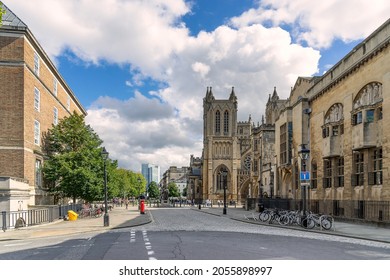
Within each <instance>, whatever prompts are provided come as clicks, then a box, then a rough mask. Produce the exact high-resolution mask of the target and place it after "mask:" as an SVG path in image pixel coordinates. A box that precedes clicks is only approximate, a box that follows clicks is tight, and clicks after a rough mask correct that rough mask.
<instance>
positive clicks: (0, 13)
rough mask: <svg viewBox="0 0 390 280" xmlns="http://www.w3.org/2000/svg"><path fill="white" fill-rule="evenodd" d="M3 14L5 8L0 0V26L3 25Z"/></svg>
mask: <svg viewBox="0 0 390 280" xmlns="http://www.w3.org/2000/svg"><path fill="white" fill-rule="evenodd" d="M4 14H5V9H4V8H3V2H1V1H0V27H1V26H2V25H3V15H4Z"/></svg>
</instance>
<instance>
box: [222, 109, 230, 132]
mask: <svg viewBox="0 0 390 280" xmlns="http://www.w3.org/2000/svg"><path fill="white" fill-rule="evenodd" d="M223 132H224V133H225V134H227V133H229V112H228V111H225V113H223Z"/></svg>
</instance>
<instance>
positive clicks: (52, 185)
mask: <svg viewBox="0 0 390 280" xmlns="http://www.w3.org/2000/svg"><path fill="white" fill-rule="evenodd" d="M101 144H102V141H101V140H100V138H99V136H98V135H97V134H96V133H95V132H94V131H93V129H92V128H91V127H90V126H88V125H86V124H85V121H84V116H83V115H78V114H77V113H76V112H74V113H73V114H72V115H70V116H69V117H65V118H63V119H61V120H60V122H59V123H58V124H57V125H56V126H52V128H51V129H49V130H48V132H47V133H46V134H45V135H44V137H43V150H44V152H45V153H46V155H47V159H45V162H44V166H43V174H44V179H45V182H46V183H47V186H48V187H49V192H51V193H53V194H55V195H57V196H58V197H71V198H73V200H74V201H75V200H76V198H81V199H84V200H86V201H94V200H101V199H103V197H104V191H103V189H104V187H103V186H104V176H103V164H104V161H103V159H102V157H101V148H100V145H101ZM116 166H117V163H116V162H112V161H111V160H109V159H108V160H107V172H108V175H107V178H108V181H109V180H110V179H111V180H112V179H113V178H115V174H114V172H113V170H115V168H116ZM114 181H115V180H114ZM108 186H110V185H108ZM113 189H115V187H114V186H113Z"/></svg>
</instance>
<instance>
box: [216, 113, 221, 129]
mask: <svg viewBox="0 0 390 280" xmlns="http://www.w3.org/2000/svg"><path fill="white" fill-rule="evenodd" d="M220 132H221V112H219V111H217V112H215V133H220Z"/></svg>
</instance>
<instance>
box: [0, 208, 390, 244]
mask: <svg viewBox="0 0 390 280" xmlns="http://www.w3.org/2000/svg"><path fill="white" fill-rule="evenodd" d="M185 207H186V208H189V207H190V206H185ZM190 208H191V210H192V211H200V212H202V213H207V214H211V215H216V216H221V217H222V216H225V217H228V218H230V219H233V220H237V221H240V222H245V223H252V224H258V225H263V226H272V227H285V228H289V229H294V230H300V231H312V232H316V233H321V234H331V235H337V236H346V237H353V238H358V239H364V240H371V241H379V242H385V243H390V229H389V228H384V227H378V226H376V225H371V224H364V223H352V222H341V221H335V225H334V227H333V228H332V229H331V230H320V229H319V228H315V229H304V228H302V227H300V226H279V225H276V224H271V225H270V224H268V223H262V222H260V221H258V220H255V219H253V217H258V215H259V213H257V212H255V211H246V210H245V209H243V208H241V207H238V206H237V208H236V207H229V208H227V213H226V215H224V214H223V208H222V207H215V206H214V207H202V208H201V209H198V207H197V206H195V207H190ZM151 209H154V208H153V207H151V208H149V207H148V206H147V207H146V211H145V214H141V213H140V212H139V210H138V207H137V206H129V207H128V209H126V208H125V207H114V208H113V209H112V211H110V212H109V226H107V227H105V226H104V221H103V216H101V217H98V218H83V219H77V220H75V221H64V220H62V219H61V220H58V221H55V222H53V223H46V224H41V225H37V226H30V227H23V228H18V229H9V230H7V231H5V232H3V231H0V242H1V241H7V240H24V239H31V238H42V237H50V236H66V235H71V234H79V233H87V232H89V233H101V232H105V231H108V230H111V229H119V228H132V227H137V226H140V225H145V224H148V223H151V222H152V221H153V217H152V215H151V213H150V210H151Z"/></svg>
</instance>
